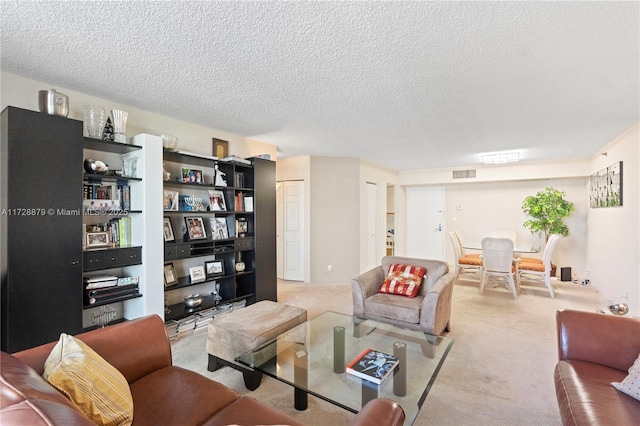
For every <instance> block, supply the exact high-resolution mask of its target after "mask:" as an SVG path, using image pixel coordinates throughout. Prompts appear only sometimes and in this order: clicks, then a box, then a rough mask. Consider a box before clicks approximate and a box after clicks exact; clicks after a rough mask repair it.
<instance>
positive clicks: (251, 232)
mask: <svg viewBox="0 0 640 426" xmlns="http://www.w3.org/2000/svg"><path fill="white" fill-rule="evenodd" d="M164 169H165V171H166V172H168V173H169V174H170V177H169V179H168V180H165V181H164V185H163V186H164V191H165V194H164V197H163V199H164V203H163V207H164V211H163V214H164V216H165V221H166V222H168V223H169V224H170V231H168V232H169V234H170V235H171V237H169V238H167V239H165V245H164V251H165V252H164V260H165V266H167V267H170V268H172V270H173V271H175V272H173V273H175V275H176V277H175V278H176V279H175V280H170V282H167V281H166V280H165V294H166V300H167V306H166V310H165V320H166V321H170V320H179V319H182V318H185V317H187V316H189V315H192V314H194V313H196V312H200V311H203V310H207V309H209V308H211V307H214V306H217V305H224V304H229V303H232V302H237V301H239V300H245V301H246V302H247V303H253V302H255V301H256V273H255V268H256V264H255V257H256V254H255V249H256V245H255V231H256V226H255V214H256V213H255V209H254V199H255V191H254V181H255V176H254V166H253V161H251V162H249V163H248V164H245V163H239V162H224V161H219V160H214V159H211V158H203V157H201V156H198V155H195V154H194V155H190V154H186V153H178V152H173V151H164ZM189 176H198V177H197V178H195V179H197V180H198V182H190V181H189ZM191 179H194V178H193V177H192V178H191ZM272 190H273V192H274V193H275V184H274V185H273V188H272ZM175 197H177V198H178V202H177V204H176V203H175ZM166 222H165V231H166V226H167V224H166ZM193 223H195V224H196V226H197V229H198V231H197V234H193V233H190V232H189V231H188V229H189V228H188V226H187V224H189V226H191V224H193ZM274 226H275V222H274ZM200 228H202V230H201V229H200ZM212 261H217V262H219V263H220V264H221V265H222V270H223V272H222V273H219V274H218V275H211V274H210V272H211V271H207V270H206V269H205V271H204V273H205V276H206V278H205V279H204V280H203V281H202V280H197V281H192V279H191V271H192V270H193V269H192V268H199V267H202V268H206V267H207V265H209V264H210V262H212ZM173 273H172V274H171V275H173ZM274 284H275V283H274ZM194 293H198V294H201V295H202V296H203V301H202V303H201V305H200V306H198V307H192V308H189V307H187V306H186V305H185V303H184V300H183V299H184V296H186V295H188V294H194ZM216 294H217V295H218V297H217V298H216Z"/></svg>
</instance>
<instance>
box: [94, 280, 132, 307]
mask: <svg viewBox="0 0 640 426" xmlns="http://www.w3.org/2000/svg"><path fill="white" fill-rule="evenodd" d="M138 281H139V278H138V277H120V278H119V277H117V276H115V275H96V276H92V277H85V279H84V284H85V290H84V296H85V297H84V303H85V305H86V306H90V305H95V304H99V303H104V302H110V301H114V300H117V299H120V298H122V297H124V296H131V295H135V294H138Z"/></svg>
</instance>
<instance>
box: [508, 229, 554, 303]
mask: <svg viewBox="0 0 640 426" xmlns="http://www.w3.org/2000/svg"><path fill="white" fill-rule="evenodd" d="M560 238H562V236H561V235H557V234H553V235H549V239H548V240H547V244H545V246H544V250H543V251H542V259H535V258H530V257H523V258H520V263H519V265H518V274H517V275H518V281H519V282H522V280H523V279H524V280H527V281H542V282H544V284H545V285H546V286H547V289H548V290H549V295H550V296H551V297H552V298H553V297H555V293H554V291H553V286H552V285H551V255H552V254H553V250H554V249H555V247H556V244H557V243H558V241H559V240H560Z"/></svg>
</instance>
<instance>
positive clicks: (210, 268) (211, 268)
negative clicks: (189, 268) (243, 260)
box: [204, 260, 224, 278]
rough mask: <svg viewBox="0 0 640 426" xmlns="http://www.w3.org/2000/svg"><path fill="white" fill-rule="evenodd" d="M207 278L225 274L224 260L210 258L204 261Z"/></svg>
mask: <svg viewBox="0 0 640 426" xmlns="http://www.w3.org/2000/svg"><path fill="white" fill-rule="evenodd" d="M204 268H205V271H206V276H207V278H211V277H219V276H221V275H224V261H223V260H210V261H207V262H205V263H204Z"/></svg>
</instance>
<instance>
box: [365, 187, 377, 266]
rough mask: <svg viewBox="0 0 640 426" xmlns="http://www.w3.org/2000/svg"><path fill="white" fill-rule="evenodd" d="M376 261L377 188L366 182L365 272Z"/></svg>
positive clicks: (375, 263)
mask: <svg viewBox="0 0 640 426" xmlns="http://www.w3.org/2000/svg"><path fill="white" fill-rule="evenodd" d="M379 263H380V259H378V186H377V185H376V184H375V183H371V182H367V265H366V268H365V271H368V270H370V269H373V268H375V267H376V266H377V265H378V264H379Z"/></svg>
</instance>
